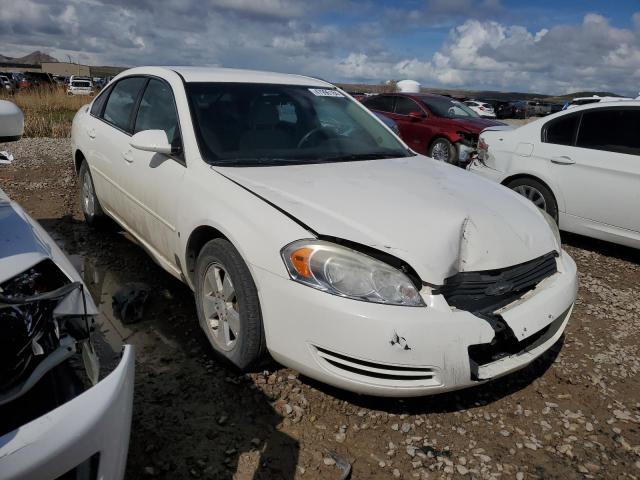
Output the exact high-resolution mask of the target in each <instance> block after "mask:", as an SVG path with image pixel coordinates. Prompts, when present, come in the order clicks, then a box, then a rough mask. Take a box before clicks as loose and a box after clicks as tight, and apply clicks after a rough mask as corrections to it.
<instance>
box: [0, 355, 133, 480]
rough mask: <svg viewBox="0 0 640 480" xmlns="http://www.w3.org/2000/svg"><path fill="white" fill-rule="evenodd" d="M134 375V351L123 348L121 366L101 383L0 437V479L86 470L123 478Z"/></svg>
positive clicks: (102, 476) (52, 476)
mask: <svg viewBox="0 0 640 480" xmlns="http://www.w3.org/2000/svg"><path fill="white" fill-rule="evenodd" d="M133 377H134V353H133V347H131V346H125V347H124V351H123V354H122V357H121V359H120V362H119V364H118V366H117V367H116V368H115V370H113V371H112V372H111V373H110V374H109V375H107V376H106V377H105V378H104V379H103V380H102V381H100V382H98V383H97V384H96V385H95V386H93V387H91V388H89V389H88V390H86V391H85V392H84V393H82V394H81V395H79V396H77V397H76V398H74V399H72V400H70V401H68V402H66V403H64V404H63V405H61V406H60V407H58V408H56V409H54V410H52V411H50V412H48V413H47V414H45V415H43V416H41V417H39V418H36V419H35V420H33V421H31V422H29V423H27V424H25V425H22V426H21V427H20V428H18V429H16V430H14V431H12V432H9V433H7V434H5V435H3V436H2V437H0V479H2V480H4V479H12V480H31V479H36V478H37V479H51V480H53V479H57V478H58V477H60V476H62V475H64V474H65V473H67V472H74V473H75V472H80V471H82V472H85V473H87V472H88V476H87V477H82V478H96V479H98V478H99V479H104V480H113V479H121V478H123V476H124V469H125V465H126V458H127V450H128V446H129V431H130V427H131V410H132V401H133ZM74 469H75V470H74ZM73 478H76V477H73ZM78 478H80V477H78Z"/></svg>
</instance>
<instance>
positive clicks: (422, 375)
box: [316, 347, 435, 381]
mask: <svg viewBox="0 0 640 480" xmlns="http://www.w3.org/2000/svg"><path fill="white" fill-rule="evenodd" d="M316 350H317V351H318V354H319V356H320V357H321V358H322V359H323V360H324V361H325V362H327V363H328V364H330V365H332V366H334V367H335V368H339V369H341V370H345V371H347V372H350V373H355V374H357V375H363V376H366V377H371V378H376V379H381V380H399V381H407V380H409V381H411V380H413V381H415V380H434V377H435V373H434V372H433V371H432V370H431V369H430V368H429V367H410V366H407V367H405V366H398V365H387V364H381V363H375V362H370V361H367V360H360V359H357V358H353V357H348V356H346V355H343V354H340V353H335V352H331V351H329V350H327V349H324V348H321V347H316Z"/></svg>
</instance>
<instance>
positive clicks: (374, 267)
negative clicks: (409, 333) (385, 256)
mask: <svg viewBox="0 0 640 480" xmlns="http://www.w3.org/2000/svg"><path fill="white" fill-rule="evenodd" d="M281 254H282V259H283V260H284V263H285V265H286V266H287V270H288V271H289V275H290V276H291V278H292V279H293V280H294V281H296V282H299V283H302V284H304V285H307V286H309V287H312V288H316V289H318V290H322V291H324V292H327V293H331V294H334V295H339V296H341V297H347V298H352V299H355V300H364V301H367V302H375V303H385V304H389V305H407V306H413V307H418V306H424V303H423V301H422V297H421V296H420V293H419V292H418V290H417V289H416V287H415V285H414V284H413V283H412V282H411V280H410V279H409V278H408V277H407V276H406V275H405V274H404V273H402V272H401V271H400V270H398V269H396V268H393V267H392V266H390V265H387V264H386V263H384V262H381V261H380V260H376V259H375V258H373V257H370V256H368V255H365V254H363V253H360V252H357V251H355V250H351V249H350V248H346V247H343V246H340V245H337V244H334V243H330V242H325V241H321V240H298V241H296V242H293V243H291V244H289V245H287V246H286V247H284V248H283V249H282V252H281Z"/></svg>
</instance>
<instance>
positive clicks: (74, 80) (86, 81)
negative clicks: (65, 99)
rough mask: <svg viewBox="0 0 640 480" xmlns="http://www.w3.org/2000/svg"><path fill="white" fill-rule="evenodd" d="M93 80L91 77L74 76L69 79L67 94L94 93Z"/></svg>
mask: <svg viewBox="0 0 640 480" xmlns="http://www.w3.org/2000/svg"><path fill="white" fill-rule="evenodd" d="M93 93H94V90H93V82H92V81H91V79H90V78H89V77H78V76H72V77H71V78H70V79H69V87H68V88H67V95H93Z"/></svg>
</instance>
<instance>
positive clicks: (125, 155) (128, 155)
mask: <svg viewBox="0 0 640 480" xmlns="http://www.w3.org/2000/svg"><path fill="white" fill-rule="evenodd" d="M122 158H124V159H125V160H126V161H127V162H129V163H132V162H133V152H132V151H131V150H127V151H126V152H122Z"/></svg>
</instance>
